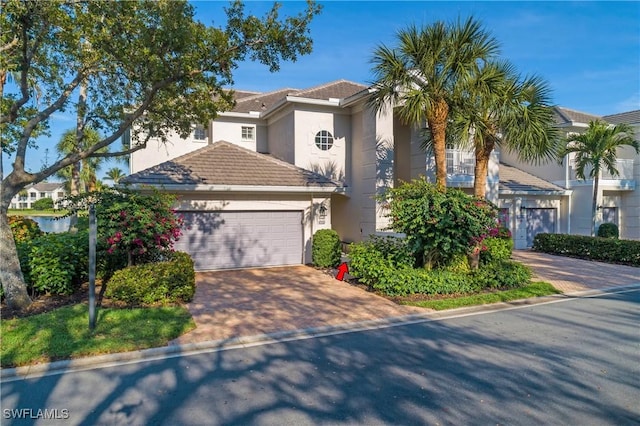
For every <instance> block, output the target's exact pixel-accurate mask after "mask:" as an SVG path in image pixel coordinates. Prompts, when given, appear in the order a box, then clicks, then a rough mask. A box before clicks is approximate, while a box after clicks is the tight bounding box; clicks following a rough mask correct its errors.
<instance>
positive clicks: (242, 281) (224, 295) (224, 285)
mask: <svg viewBox="0 0 640 426" xmlns="http://www.w3.org/2000/svg"><path fill="white" fill-rule="evenodd" d="M196 283H197V288H196V295H195V297H194V299H193V302H191V303H190V304H189V305H188V308H189V311H190V312H191V314H192V315H193V318H194V320H195V322H196V324H197V328H196V329H195V330H193V331H191V332H189V333H187V334H185V335H183V336H180V337H179V338H178V339H176V340H174V341H173V342H172V343H174V344H183V343H195V342H202V341H208V340H219V339H228V338H233V337H241V336H242V337H245V336H253V335H258V334H267V333H274V332H279V331H289V330H299V329H304V328H309V327H322V326H331V325H340V324H346V323H352V322H359V321H367V320H375V319H382V318H388V317H397V316H403V315H409V314H416V313H424V312H425V309H422V308H417V307H410V306H400V305H396V304H395V303H393V302H390V301H389V300H387V299H384V298H382V297H379V296H376V295H374V294H371V293H368V292H366V291H364V290H362V289H359V288H356V287H353V286H351V285H349V284H347V283H344V282H342V281H337V280H336V279H334V278H333V277H332V276H330V275H328V274H325V273H323V272H321V271H318V270H316V269H314V268H311V267H308V266H292V267H278V268H263V269H244V270H232V271H214V272H201V273H197V274H196Z"/></svg>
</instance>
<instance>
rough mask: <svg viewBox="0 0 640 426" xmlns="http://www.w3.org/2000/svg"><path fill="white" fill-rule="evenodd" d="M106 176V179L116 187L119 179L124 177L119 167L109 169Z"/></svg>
mask: <svg viewBox="0 0 640 426" xmlns="http://www.w3.org/2000/svg"><path fill="white" fill-rule="evenodd" d="M106 176H107V178H108V179H111V180H112V181H113V183H114V184H116V185H117V184H118V182H120V179H122V178H123V177H125V176H126V175H125V174H124V172H123V171H122V169H120V168H119V167H112V168H111V169H109V170H107V174H106Z"/></svg>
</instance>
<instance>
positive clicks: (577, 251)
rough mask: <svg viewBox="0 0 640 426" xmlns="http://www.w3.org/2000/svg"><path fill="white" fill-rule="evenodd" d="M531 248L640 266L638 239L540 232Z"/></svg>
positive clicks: (639, 244)
mask: <svg viewBox="0 0 640 426" xmlns="http://www.w3.org/2000/svg"><path fill="white" fill-rule="evenodd" d="M533 250H536V251H541V252H544V253H549V254H557V255H561V256H572V257H578V258H580V259H587V260H597V261H601V262H609V263H619V264H623V265H630V266H640V241H634V240H619V239H614V238H598V237H588V236H583V235H567V234H546V233H540V234H537V235H536V236H535V238H534V239H533Z"/></svg>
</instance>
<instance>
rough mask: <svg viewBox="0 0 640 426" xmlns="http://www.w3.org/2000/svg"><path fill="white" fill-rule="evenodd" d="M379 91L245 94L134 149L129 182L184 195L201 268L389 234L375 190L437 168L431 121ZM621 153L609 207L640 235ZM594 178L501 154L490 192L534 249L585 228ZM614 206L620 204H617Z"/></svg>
mask: <svg viewBox="0 0 640 426" xmlns="http://www.w3.org/2000/svg"><path fill="white" fill-rule="evenodd" d="M370 95H371V89H370V88H369V87H367V86H365V85H362V84H358V83H353V82H349V81H345V80H338V81H334V82H331V83H327V84H324V85H321V86H317V87H312V88H309V89H281V90H276V91H273V92H267V93H257V92H246V91H235V96H236V105H235V107H234V108H233V109H232V110H231V111H227V112H222V113H220V114H218V117H217V118H216V119H215V120H213V121H211V122H209V123H201V124H196V125H194V130H193V133H192V135H191V136H190V137H189V138H187V139H186V140H185V139H181V138H179V137H178V136H177V135H176V136H175V137H173V138H171V139H170V141H169V142H168V143H167V144H162V143H160V142H159V141H153V140H152V141H150V142H149V143H148V144H147V147H146V148H145V149H143V150H140V151H137V152H134V153H133V154H132V155H131V157H130V170H131V173H132V174H131V175H130V176H128V177H126V178H125V179H123V180H122V181H121V183H123V184H126V185H129V186H131V187H133V188H140V189H144V188H146V187H148V186H152V187H155V188H158V189H160V190H163V191H167V192H171V193H174V194H177V195H178V197H179V202H178V205H177V210H178V211H179V212H181V213H182V214H183V215H184V217H185V220H186V223H187V225H188V226H187V228H185V230H184V235H183V237H182V238H181V239H180V241H179V242H178V244H177V247H176V248H177V249H179V250H184V251H187V252H189V253H190V254H191V255H192V257H193V258H194V260H195V263H196V269H198V270H207V269H224V268H238V267H250V266H268V265H289V264H300V263H308V262H310V261H311V240H312V236H313V234H314V233H315V232H316V231H317V230H318V229H324V228H331V229H334V230H335V231H337V232H338V234H339V235H340V238H341V239H342V241H345V242H350V241H360V240H362V239H364V238H366V237H367V236H369V235H372V234H377V233H378V234H379V233H385V232H388V229H387V225H388V218H387V217H386V211H385V209H384V207H383V205H382V204H381V203H379V202H378V201H376V199H375V195H376V194H379V193H380V192H381V191H383V190H384V189H385V188H388V187H392V186H394V185H398V184H399V183H400V182H401V181H407V180H410V179H412V178H415V177H418V176H419V175H427V176H428V177H433V176H434V167H433V158H432V157H431V155H429V154H426V153H425V152H424V151H423V150H422V149H421V147H420V137H419V136H420V133H421V129H416V128H413V127H411V126H407V125H405V124H403V123H402V122H401V121H400V120H399V119H398V117H396V116H395V115H394V112H393V110H389V111H383V112H381V113H376V112H375V111H373V110H372V109H371V108H370V107H369V105H368V103H367V100H368V98H369V96H370ZM556 114H557V123H558V126H559V127H562V128H564V129H566V130H567V131H576V130H580V129H583V130H584V129H585V128H586V125H585V124H584V123H585V122H588V121H587V119H588V118H590V116H581V115H578V113H577V112H571V111H570V110H567V109H564V108H556ZM610 119H611V117H610ZM446 156H447V184H448V186H452V187H458V188H460V189H462V190H463V191H465V192H467V193H469V194H472V193H473V182H474V176H473V165H474V162H475V158H474V154H473V152H469V151H466V150H461V149H458V148H455V147H453V146H451V147H448V149H447V150H446ZM621 159H622V160H623V163H624V164H623V166H624V167H623V175H622V176H621V178H620V179H618V180H616V181H612V182H607V183H606V184H605V185H604V186H603V188H604V189H603V191H605V192H604V195H605V196H606V197H607V198H605V199H604V200H605V201H606V203H603V205H602V207H603V208H602V209H601V212H602V214H604V215H607V217H609V216H611V217H613V216H616V217H618V219H619V222H618V223H620V224H621V225H622V227H621V229H622V230H623V232H624V233H623V235H625V236H629V237H631V238H640V235H638V234H637V232H639V230H640V227H638V226H637V225H633V224H634V223H635V222H634V221H636V222H637V221H638V220H640V214H639V213H638V212H639V211H640V209H639V208H638V207H636V208H635V216H633V214H634V213H633V211H632V209H629V208H627V207H626V206H631V204H632V201H633V200H634V199H637V197H638V196H639V194H640V191H638V190H635V182H636V181H637V179H638V178H640V177H639V176H638V173H639V171H640V161H639V160H638V158H635V159H634V158H633V157H632V158H627V157H626V156H622V157H621ZM625 161H627V162H630V163H629V164H630V165H631V166H630V167H631V171H633V170H634V169H633V167H635V177H634V176H633V175H629V176H628V173H630V172H629V170H627V167H628V166H629V164H627V163H626V162H625ZM621 164H622V163H621ZM586 186H587V184H586V183H580V184H579V183H578V182H575V177H574V176H573V175H571V168H570V167H567V166H561V165H557V164H556V163H555V162H553V164H548V165H542V166H541V165H537V166H536V165H531V164H522V163H520V162H518V161H516V159H515V158H512V157H511V156H509V155H506V154H504V153H503V154H502V155H501V153H499V152H497V151H496V152H494V153H493V155H492V157H491V161H490V164H489V176H488V179H487V198H488V199H489V200H491V201H493V202H494V203H496V204H497V205H498V207H499V208H500V209H501V210H500V215H501V219H502V221H503V222H504V223H505V224H506V225H507V226H508V227H509V228H510V229H511V231H512V234H513V238H514V242H515V245H516V248H526V247H530V246H531V243H532V241H533V237H534V236H535V235H536V234H537V233H539V232H553V233H583V224H582V219H581V215H583V214H584V212H589V211H590V209H589V208H588V207H587V205H586V204H584V203H585V202H586V199H585V200H583V197H582V195H580V194H581V191H582V190H581V188H582V187H586ZM630 194H635V195H632V196H629V195H630ZM616 197H618V198H616ZM633 197H636V198H633ZM589 199H590V198H589ZM628 200H631V201H628ZM614 206H616V207H620V209H619V210H616V211H613V212H612V211H611V210H607V208H610V207H614ZM623 206H625V209H626V210H624V211H623V209H622V207H623ZM636 206H638V204H636ZM612 220H613V219H612ZM634 226H636V228H638V229H639V230H637V231H634V230H633V229H634ZM634 232H636V234H634Z"/></svg>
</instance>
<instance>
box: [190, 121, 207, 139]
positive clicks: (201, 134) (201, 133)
mask: <svg viewBox="0 0 640 426" xmlns="http://www.w3.org/2000/svg"><path fill="white" fill-rule="evenodd" d="M193 139H195V140H197V141H204V140H206V139H207V130H206V129H205V128H204V126H203V125H202V124H197V125H196V127H195V129H193Z"/></svg>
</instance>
